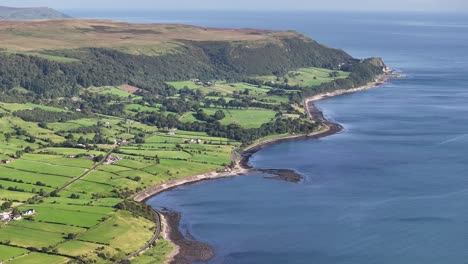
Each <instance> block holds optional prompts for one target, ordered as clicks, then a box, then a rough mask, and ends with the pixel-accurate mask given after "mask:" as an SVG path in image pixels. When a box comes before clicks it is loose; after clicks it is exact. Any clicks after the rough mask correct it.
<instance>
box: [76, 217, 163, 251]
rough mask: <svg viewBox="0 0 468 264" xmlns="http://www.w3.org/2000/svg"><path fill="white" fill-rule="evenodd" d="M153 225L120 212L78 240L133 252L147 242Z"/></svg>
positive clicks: (151, 233)
mask: <svg viewBox="0 0 468 264" xmlns="http://www.w3.org/2000/svg"><path fill="white" fill-rule="evenodd" d="M152 227H154V223H152V222H150V221H149V220H146V219H144V218H141V217H137V218H136V217H133V216H132V215H131V213H129V212H124V211H120V212H117V213H116V214H114V216H113V217H111V218H109V219H108V220H106V221H104V222H102V223H101V224H99V225H97V226H95V227H93V228H91V229H90V230H88V231H87V232H85V233H84V234H83V235H81V236H80V240H82V241H88V242H94V243H102V244H107V245H110V246H111V247H113V248H120V249H122V250H124V252H126V253H129V252H133V251H135V250H137V249H139V248H140V247H142V246H143V245H144V244H145V243H146V242H147V241H149V240H150V239H151V237H152V235H153V232H152V231H150V230H149V229H150V228H152Z"/></svg>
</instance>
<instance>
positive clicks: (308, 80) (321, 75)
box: [256, 67, 349, 87]
mask: <svg viewBox="0 0 468 264" xmlns="http://www.w3.org/2000/svg"><path fill="white" fill-rule="evenodd" d="M333 72H334V71H333V70H329V69H323V68H313V67H312V68H301V69H299V70H296V71H290V72H289V73H288V74H285V75H284V76H281V77H280V78H279V80H277V77H276V76H273V75H270V76H259V77H256V79H258V80H262V81H264V82H275V83H279V84H286V83H285V81H284V79H285V78H287V79H288V84H289V85H293V86H295V85H297V86H299V87H313V86H318V85H320V84H322V83H326V82H331V81H333V80H335V79H344V78H347V77H348V76H349V73H347V72H343V71H337V72H338V74H339V75H338V76H337V77H332V76H330V74H331V73H333Z"/></svg>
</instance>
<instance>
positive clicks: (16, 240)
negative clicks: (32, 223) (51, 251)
mask: <svg viewBox="0 0 468 264" xmlns="http://www.w3.org/2000/svg"><path fill="white" fill-rule="evenodd" d="M1 234H2V236H1V237H0V241H2V242H5V241H10V244H11V245H15V246H20V247H24V248H27V247H36V248H41V247H49V246H55V245H57V244H58V243H61V242H62V241H64V240H65V238H64V236H63V235H62V234H60V233H52V232H47V231H42V230H36V229H30V228H24V227H20V226H13V225H5V226H4V227H2V229H1ZM45 238H47V239H45Z"/></svg>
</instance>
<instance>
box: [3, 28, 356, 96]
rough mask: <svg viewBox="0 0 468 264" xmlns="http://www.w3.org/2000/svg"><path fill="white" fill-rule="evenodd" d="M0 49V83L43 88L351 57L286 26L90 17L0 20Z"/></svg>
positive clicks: (61, 89)
mask: <svg viewBox="0 0 468 264" xmlns="http://www.w3.org/2000/svg"><path fill="white" fill-rule="evenodd" d="M0 49H3V55H0V56H1V59H2V60H1V62H0V73H4V74H3V76H5V79H4V80H2V83H0V84H3V85H0V90H5V89H11V88H14V87H16V86H21V87H23V88H26V89H28V90H32V91H34V92H36V93H41V94H45V95H47V96H63V95H64V94H68V95H70V94H73V93H76V91H77V89H76V88H77V87H89V86H103V85H120V84H123V83H128V84H131V85H134V86H137V87H140V88H145V89H154V88H155V87H161V85H162V84H163V83H165V82H167V81H182V80H187V79H192V78H200V79H206V80H208V79H230V80H242V79H245V78H247V77H249V76H255V75H271V74H273V73H276V74H281V73H286V72H288V71H290V70H294V69H298V68H301V67H319V68H328V69H339V68H340V67H342V65H350V64H353V63H357V61H358V60H354V59H353V58H352V57H351V56H349V55H348V54H347V53H345V52H344V51H341V50H337V49H332V48H329V47H326V46H324V45H321V44H319V43H317V42H316V41H313V40H312V39H310V38H308V37H306V36H304V35H302V34H300V33H297V32H293V31H267V30H253V29H238V30H236V29H213V28H202V27H195V26H188V25H167V24H128V23H120V22H113V21H97V20H54V21H34V22H30V21H29V22H26V21H0ZM44 67H46V68H47V72H48V74H47V76H45V75H44V74H43V72H44ZM64 73H65V74H64ZM44 83H48V87H45V86H44Z"/></svg>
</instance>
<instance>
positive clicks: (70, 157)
mask: <svg viewBox="0 0 468 264" xmlns="http://www.w3.org/2000/svg"><path fill="white" fill-rule="evenodd" d="M67 158H69V159H74V158H76V155H68V156H67Z"/></svg>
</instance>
